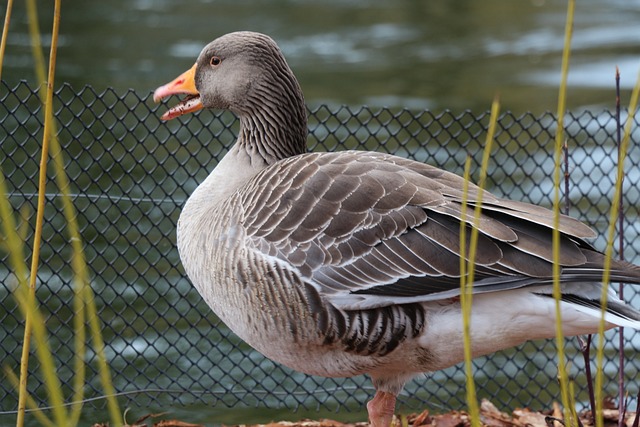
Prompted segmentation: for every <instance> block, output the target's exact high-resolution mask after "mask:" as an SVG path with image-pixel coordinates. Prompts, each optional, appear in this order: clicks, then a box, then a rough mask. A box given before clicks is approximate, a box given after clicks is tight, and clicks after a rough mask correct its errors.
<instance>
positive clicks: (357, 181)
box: [238, 152, 640, 306]
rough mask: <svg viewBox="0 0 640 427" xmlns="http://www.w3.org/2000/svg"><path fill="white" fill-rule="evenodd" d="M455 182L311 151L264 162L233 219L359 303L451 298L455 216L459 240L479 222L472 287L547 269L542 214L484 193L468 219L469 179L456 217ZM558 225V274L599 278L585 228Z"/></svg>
mask: <svg viewBox="0 0 640 427" xmlns="http://www.w3.org/2000/svg"><path fill="white" fill-rule="evenodd" d="M463 183H464V181H463V179H462V178H460V177H458V176H456V175H454V174H450V173H448V172H445V171H442V170H440V169H437V168H433V167H431V166H428V165H424V164H421V163H417V162H412V161H409V160H405V159H399V158H397V157H392V156H387V155H384V154H380V153H366V154H365V153H362V152H357V154H356V153H354V152H340V153H323V155H322V156H319V155H317V154H314V153H310V154H305V155H301V156H297V157H292V158H289V159H286V160H285V161H283V162H280V163H279V164H278V165H277V167H271V168H268V169H266V170H265V171H264V173H262V174H260V175H258V176H257V177H256V179H254V180H252V182H251V183H250V186H253V187H252V188H249V189H247V190H248V191H243V192H242V197H244V200H242V201H241V203H239V204H238V205H239V206H243V207H244V209H245V211H244V212H241V213H240V215H241V216H242V222H243V224H244V225H245V227H246V229H247V235H248V239H249V240H248V246H250V247H252V248H254V250H257V251H260V252H262V253H264V254H265V255H269V256H275V257H278V258H280V259H282V260H284V261H286V262H288V263H290V264H291V265H292V266H293V267H295V268H296V269H297V270H298V271H299V274H300V275H301V276H302V277H303V278H304V280H306V281H307V282H308V283H312V284H313V285H314V286H315V287H316V288H317V289H318V291H319V292H320V294H323V295H325V296H328V297H330V298H332V300H335V301H339V300H340V299H341V298H342V299H343V300H344V301H352V300H353V298H352V297H350V296H349V295H351V296H355V295H356V294H359V297H358V298H357V299H358V300H359V301H361V300H362V298H366V295H367V294H370V295H385V296H388V297H389V298H390V300H389V302H388V303H390V304H391V303H397V302H399V301H400V300H398V299H397V298H400V299H402V298H404V297H407V296H410V297H411V299H412V301H413V300H414V299H415V298H422V299H425V300H426V299H432V298H442V297H446V296H447V295H453V296H455V295H457V292H458V288H459V276H460V249H461V248H460V223H461V221H464V222H465V223H466V236H467V242H466V243H467V244H466V247H467V248H468V247H469V243H470V242H469V238H470V235H471V225H475V226H476V227H477V228H478V230H479V237H478V247H477V255H476V259H475V263H476V266H477V267H476V283H475V284H474V286H476V287H477V288H478V290H480V288H483V287H484V291H489V290H498V289H508V288H515V287H521V286H528V285H532V284H537V283H540V281H541V280H542V281H544V280H546V279H548V278H549V277H551V273H552V271H551V270H552V269H551V265H552V264H551V263H552V261H553V253H552V246H551V236H552V232H551V227H552V225H553V213H552V212H551V211H549V210H547V209H545V208H541V207H538V206H533V205H529V204H524V203H518V202H512V201H506V200H502V199H498V198H496V197H495V196H493V195H491V194H489V193H487V192H484V193H483V195H482V197H483V200H482V209H483V210H482V214H481V215H480V219H479V221H478V222H477V223H474V217H473V214H474V212H473V209H474V207H475V204H476V201H477V200H478V197H479V193H480V191H481V190H480V189H479V188H478V187H476V186H474V185H472V184H470V186H469V187H470V188H469V195H468V200H469V202H468V205H469V206H468V209H467V216H466V217H465V218H463V216H462V201H463V194H462V188H463ZM559 229H560V232H561V236H562V238H561V259H560V264H561V265H562V266H563V268H564V269H565V270H567V269H568V270H567V273H569V272H571V273H570V274H571V275H580V276H588V277H589V278H590V280H594V275H595V272H599V274H600V275H601V270H602V269H601V266H602V263H601V259H598V257H597V256H595V255H593V254H594V253H595V252H593V251H592V250H591V247H590V246H589V245H588V244H586V243H585V242H583V241H582V239H583V238H585V237H591V236H593V234H594V233H593V231H592V230H591V229H590V228H589V227H587V226H586V225H584V224H582V223H581V222H579V221H577V220H575V219H572V218H569V217H565V216H561V218H560V226H559ZM571 269H573V270H571ZM620 271H622V269H620ZM638 276H639V278H640V273H638ZM332 296H333V297H332ZM394 298H396V299H394ZM345 304H347V305H348V304H349V303H345ZM366 305H367V304H365V306H366ZM375 305H379V303H376V304H375Z"/></svg>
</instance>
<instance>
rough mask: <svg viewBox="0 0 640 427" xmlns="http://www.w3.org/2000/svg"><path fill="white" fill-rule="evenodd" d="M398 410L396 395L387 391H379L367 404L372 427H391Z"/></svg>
mask: <svg viewBox="0 0 640 427" xmlns="http://www.w3.org/2000/svg"><path fill="white" fill-rule="evenodd" d="M395 409H396V395H395V394H392V393H388V392H386V391H377V392H376V395H375V396H374V397H373V399H371V400H370V401H369V403H367V412H369V422H370V423H371V427H390V426H391V421H392V420H393V413H394V412H395Z"/></svg>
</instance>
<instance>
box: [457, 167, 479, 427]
mask: <svg viewBox="0 0 640 427" xmlns="http://www.w3.org/2000/svg"><path fill="white" fill-rule="evenodd" d="M470 170H471V157H469V156H467V159H466V161H465V163H464V186H463V188H462V206H461V209H460V217H461V219H462V221H460V288H461V289H460V309H461V310H462V336H463V340H464V373H465V378H466V384H467V406H468V407H469V416H470V418H471V425H472V427H479V426H480V410H479V408H478V398H477V396H476V385H475V382H474V380H473V355H472V349H471V303H472V287H473V282H472V281H471V280H470V278H469V273H468V271H467V267H468V265H467V259H466V258H467V247H466V246H467V245H466V242H467V201H468V198H469V180H470V175H471V171H470Z"/></svg>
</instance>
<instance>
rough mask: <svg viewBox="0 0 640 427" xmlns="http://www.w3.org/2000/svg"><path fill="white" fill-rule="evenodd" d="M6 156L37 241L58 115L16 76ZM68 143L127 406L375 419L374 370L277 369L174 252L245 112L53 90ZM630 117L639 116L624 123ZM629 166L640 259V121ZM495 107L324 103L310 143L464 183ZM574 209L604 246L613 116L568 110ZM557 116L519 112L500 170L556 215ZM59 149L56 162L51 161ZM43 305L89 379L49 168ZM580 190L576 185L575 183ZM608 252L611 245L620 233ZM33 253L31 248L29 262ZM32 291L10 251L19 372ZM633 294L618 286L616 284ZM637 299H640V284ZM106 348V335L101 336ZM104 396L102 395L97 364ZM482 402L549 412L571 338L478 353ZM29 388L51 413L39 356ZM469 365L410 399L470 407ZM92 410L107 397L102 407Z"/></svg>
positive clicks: (3, 122) (58, 350)
mask: <svg viewBox="0 0 640 427" xmlns="http://www.w3.org/2000/svg"><path fill="white" fill-rule="evenodd" d="M0 99H1V101H2V102H1V105H0V162H1V168H2V172H3V173H4V175H5V177H6V181H7V185H8V193H9V194H8V197H9V200H10V202H11V204H12V206H13V208H14V209H15V211H16V217H17V218H19V224H20V225H19V226H20V227H21V228H20V230H21V232H23V235H24V238H25V240H26V242H31V241H32V240H33V223H34V221H33V218H34V215H35V210H36V202H37V197H36V194H37V174H38V163H39V158H40V144H41V138H42V128H43V118H42V108H41V106H40V102H39V98H38V95H37V88H34V87H32V86H30V85H29V84H28V83H26V82H20V83H17V84H11V85H9V84H7V83H6V82H2V84H0ZM54 102H55V116H56V119H57V128H58V137H59V140H60V143H61V146H62V154H61V155H62V156H64V164H65V169H66V173H67V174H68V177H69V179H70V182H71V188H70V192H71V194H72V199H73V202H74V204H75V208H76V210H77V219H78V222H79V224H80V231H81V235H82V239H83V243H84V248H85V256H86V260H87V263H88V266H89V268H90V271H91V286H92V287H93V290H94V292H95V295H96V304H97V305H98V309H99V316H100V319H101V321H102V325H103V330H102V333H103V337H104V340H105V343H106V351H107V356H108V359H109V362H110V366H111V369H112V374H113V377H114V382H115V386H116V389H117V390H118V392H120V393H122V394H123V395H124V396H126V397H123V398H121V399H124V400H126V402H125V403H126V405H128V406H130V405H134V406H155V405H159V406H163V405H190V404H197V403H206V404H207V405H212V406H213V405H218V406H226V407H230V408H232V407H233V408H237V407H247V406H258V407H272V408H282V407H286V408H291V409H296V408H305V409H323V410H324V409H329V410H336V411H337V410H358V411H359V410H361V409H362V407H363V405H364V403H365V402H366V401H367V400H368V399H369V398H370V397H371V395H372V394H373V390H372V387H371V385H370V383H369V381H368V379H367V378H365V377H356V378H350V379H327V378H319V377H312V376H307V375H303V374H300V373H296V372H293V371H291V370H289V369H287V368H285V367H282V366H279V365H277V364H274V363H273V362H271V361H269V360H266V359H265V358H263V357H262V356H261V355H260V354H258V353H256V352H255V351H253V350H251V349H250V348H249V347H247V346H246V345H245V344H244V343H242V342H240V341H239V340H238V339H237V338H236V337H235V336H233V335H232V334H231V333H230V332H229V331H228V329H227V328H226V327H225V326H224V325H223V324H222V323H221V322H220V321H219V320H218V319H217V318H216V317H215V316H214V315H213V314H212V313H211V312H210V310H209V309H208V307H207V306H206V304H204V303H203V302H202V300H201V299H200V297H199V295H198V294H197V292H196V291H195V290H194V289H193V288H192V287H191V285H190V283H189V282H188V280H187V279H186V278H185V275H184V272H183V270H182V267H181V265H180V262H179V257H178V254H177V251H176V244H175V228H176V221H177V219H178V215H179V212H180V209H181V207H182V205H183V204H184V202H185V200H186V199H187V197H188V195H189V194H191V192H192V191H193V190H194V189H195V187H196V186H197V184H198V183H199V182H201V181H202V180H203V179H204V178H205V177H206V176H207V174H208V173H209V171H211V169H212V168H213V167H214V166H215V164H216V162H217V160H218V159H220V158H221V157H222V156H223V155H224V154H225V152H226V151H227V150H228V148H229V146H230V145H231V143H232V142H233V141H234V140H235V138H236V132H237V123H236V120H235V118H234V117H233V116H232V115H230V114H228V113H219V112H209V111H204V112H202V113H200V114H198V115H190V116H188V117H181V118H179V119H178V120H174V121H171V122H168V123H163V122H161V121H160V120H159V116H160V111H164V110H165V108H166V107H164V106H157V105H155V104H153V102H152V100H151V96H150V94H148V93H145V94H139V93H135V92H132V91H128V92H125V93H118V92H116V91H114V90H111V89H107V90H104V91H98V90H96V89H93V88H91V87H84V88H82V89H80V90H76V89H74V88H72V87H70V86H68V85H63V86H62V87H60V88H59V89H58V90H57V91H56V93H55V96H54ZM622 119H623V120H624V119H625V115H624V113H623V117H622ZM635 120H636V121H635V127H634V129H635V131H634V133H633V135H632V145H631V148H630V151H629V152H628V157H627V162H626V167H625V170H626V178H625V184H624V191H623V203H624V211H623V213H624V215H625V219H626V220H625V225H624V229H623V230H622V232H621V234H622V237H623V240H624V254H623V255H624V257H625V259H628V260H632V261H635V262H639V261H640V238H638V235H639V234H640V219H639V214H640V212H639V208H638V207H639V206H640V191H639V188H640V146H638V141H640V130H639V129H640V126H638V118H637V117H636V119H635ZM488 122H489V115H488V113H481V114H474V113H472V112H462V113H452V112H449V111H445V112H441V113H433V112H430V111H408V110H389V109H384V108H382V109H371V108H367V107H360V108H355V109H354V108H349V107H344V106H326V105H319V106H316V107H313V108H311V109H310V111H309V128H310V134H309V149H310V150H322V151H331V150H344V149H359V150H377V151H384V152H388V153H393V154H397V155H399V156H404V157H410V158H413V159H416V160H418V161H421V162H428V163H430V164H433V165H437V166H439V167H443V168H445V169H448V170H450V171H453V172H456V173H460V174H461V173H462V165H463V164H464V161H465V159H466V157H467V156H470V157H471V158H472V161H473V165H474V168H473V169H474V173H473V176H474V177H475V178H477V176H478V171H479V162H480V159H481V155H482V147H483V144H484V139H485V134H486V129H487V126H488ZM565 124H566V132H567V133H566V138H567V144H568V155H569V159H568V164H569V168H568V172H567V173H568V180H567V185H568V189H569V192H568V201H569V204H570V209H569V211H570V214H571V215H572V216H575V217H577V218H580V219H581V220H583V221H585V222H587V223H588V224H590V225H592V226H593V227H595V228H596V229H597V230H598V232H599V233H600V235H601V236H604V234H605V232H606V229H607V226H608V224H609V209H610V207H611V206H610V204H611V200H612V195H613V191H614V181H615V176H616V165H617V148H616V142H615V141H616V130H617V124H616V120H615V116H614V114H613V113H611V112H609V111H598V112H590V111H584V112H579V113H575V112H574V113H569V114H568V115H567V117H566V118H565ZM555 126H556V120H555V117H554V115H553V114H549V113H546V114H541V115H533V114H530V113H524V114H513V113H510V112H505V113H502V115H501V116H500V119H499V121H498V129H497V136H496V143H495V144H494V149H493V153H492V162H491V166H490V170H489V177H490V180H489V181H488V189H489V190H490V191H492V192H493V193H494V194H496V195H500V196H505V197H509V198H512V199H516V200H522V201H526V202H531V203H536V204H541V205H545V206H551V204H552V198H553V181H552V176H553V168H554V160H553V155H552V153H553V147H554V135H555ZM52 154H55V153H52ZM49 177H50V181H49V184H48V189H47V207H46V212H45V227H44V230H43V240H44V243H43V246H42V252H41V260H42V262H41V267H40V269H39V277H38V279H39V283H38V290H37V296H38V299H39V301H40V303H41V308H42V310H43V311H44V313H45V315H46V318H47V328H48V331H49V333H50V334H51V346H52V350H53V352H54V354H56V356H57V358H58V366H59V370H58V375H59V376H60V378H61V379H62V382H63V384H65V387H69V384H70V383H71V380H72V377H73V374H74V373H73V368H72V362H71V360H72V358H71V355H72V354H73V339H72V334H73V329H72V328H73V327H72V317H73V308H72V307H73V306H72V299H73V274H72V268H71V266H70V254H71V250H70V244H69V242H68V233H67V230H66V224H65V221H64V216H63V213H62V206H61V203H60V197H59V193H60V191H59V189H58V188H56V186H55V180H54V178H55V177H54V176H52V173H51V172H50V173H49ZM563 189H564V184H563ZM594 244H595V245H596V247H598V248H599V249H601V250H603V249H604V248H605V245H606V241H605V239H604V237H600V238H598V239H597V240H596V241H595V242H594ZM29 254H30V250H27V249H25V254H24V255H25V259H28V258H29V256H30V255H29ZM14 286H15V281H14V278H13V276H12V275H11V271H10V268H9V261H8V254H7V251H6V247H5V246H4V245H3V246H0V304H1V306H0V307H1V308H0V323H1V324H2V327H1V328H0V343H1V346H0V360H1V361H2V364H3V366H8V367H9V368H11V369H13V370H14V371H17V367H18V366H19V354H20V350H21V341H22V334H23V320H22V318H21V315H20V313H19V311H18V309H17V305H16V302H15V300H14V298H13V296H12V294H11V291H12V288H13V287H14ZM616 286H617V285H616ZM625 298H626V299H627V300H628V301H631V303H632V304H633V305H635V306H636V307H640V296H639V294H638V290H636V289H633V288H632V287H627V288H626V290H625ZM618 339H619V336H618V332H616V331H612V332H609V333H608V334H607V343H606V349H607V351H606V360H605V367H604V374H605V389H606V390H605V392H606V393H607V394H611V395H615V393H616V389H617V385H616V384H617V375H618V371H619V369H618V348H619V344H618ZM623 339H624V352H625V354H626V362H625V366H624V371H625V375H626V377H627V379H628V381H627V391H628V393H629V394H630V395H632V396H635V395H636V393H637V392H638V382H637V381H635V380H636V379H637V377H638V370H639V369H640V359H639V358H637V357H635V356H636V353H637V351H638V349H639V348H640V333H638V332H635V331H630V330H627V331H625V332H624V335H623ZM89 345H91V343H89ZM578 347H579V346H578V343H577V341H576V340H574V339H570V340H569V346H568V358H569V359H570V363H571V367H572V368H571V369H572V374H573V375H575V381H576V390H577V393H578V395H577V399H578V401H579V402H586V401H587V395H586V380H585V377H584V361H583V358H582V355H581V354H580V352H579V350H578ZM86 359H87V362H88V364H89V371H88V386H87V397H89V398H91V397H97V396H100V394H101V389H100V386H99V381H98V376H97V363H96V357H95V354H93V353H89V354H88V355H87V358H86ZM474 364H475V371H476V376H475V378H476V383H477V386H478V388H479V390H478V394H479V396H480V397H487V398H489V399H491V400H492V401H493V402H494V403H495V404H497V405H498V406H499V407H504V408H507V407H508V408H514V407H517V406H529V407H532V408H544V407H548V406H549V404H550V402H551V401H552V400H554V399H558V397H559V391H558V387H557V385H556V382H557V381H556V366H557V363H556V360H555V351H554V345H553V343H551V342H547V341H537V342H532V343H527V344H526V345H523V346H521V347H519V348H516V349H511V350H507V351H504V352H500V353H497V354H494V355H491V356H489V357H484V358H480V359H477V360H475V362H474ZM30 369H31V371H32V375H30V377H29V390H30V392H31V393H32V394H33V395H34V397H35V398H36V400H37V401H38V402H40V403H43V402H44V397H45V390H44V386H43V383H42V381H41V380H40V377H39V374H38V372H39V371H38V370H39V366H38V363H37V360H36V359H35V358H32V362H31V363H30ZM0 378H2V381H1V382H0V411H11V410H15V408H16V406H17V397H16V393H15V392H14V390H13V388H12V387H11V385H10V383H9V381H8V380H7V378H6V377H5V376H4V373H1V374H0ZM464 387H465V382H464V374H463V371H462V369H461V367H460V366H457V367H453V368H450V369H447V370H444V371H441V372H436V373H434V374H430V375H428V376H425V377H420V378H417V379H416V380H414V381H413V382H411V383H410V384H409V385H408V386H407V388H406V390H405V392H404V393H403V394H402V395H401V397H400V402H401V404H402V405H404V406H405V407H406V408H418V407H424V406H427V407H431V408H435V409H437V408H444V409H447V408H457V407H464V406H465V405H466V403H465V391H464ZM92 404H93V405H98V406H100V405H103V401H101V400H97V402H94V403H92Z"/></svg>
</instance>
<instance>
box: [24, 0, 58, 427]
mask: <svg viewBox="0 0 640 427" xmlns="http://www.w3.org/2000/svg"><path fill="white" fill-rule="evenodd" d="M60 3H61V2H60V0H56V1H55V3H54V14H53V28H52V30H51V51H50V56H49V70H48V79H47V85H46V94H45V101H44V108H45V117H44V132H43V136H42V153H41V157H40V175H39V179H38V204H37V210H36V226H35V233H34V239H33V253H32V257H31V274H30V276H29V284H28V290H26V291H25V290H24V287H19V288H18V290H17V292H16V296H17V297H18V301H19V303H20V307H21V310H22V312H23V314H24V315H25V329H24V340H23V348H22V357H21V360H20V384H19V389H18V417H17V420H16V425H17V426H18V427H22V426H23V425H24V415H25V406H26V398H27V377H28V367H29V350H30V347H31V333H32V331H33V332H34V333H35V334H36V340H37V343H38V345H37V347H36V348H37V350H38V356H39V358H40V363H41V365H42V367H43V375H44V380H45V384H46V387H47V391H48V392H49V398H50V401H51V406H52V407H53V414H54V418H55V420H56V423H57V424H59V425H64V423H65V422H68V417H67V414H66V411H65V409H64V407H63V406H62V405H63V398H62V392H61V388H60V382H59V379H58V378H57V377H56V376H55V372H56V370H55V364H54V363H53V359H52V357H51V353H50V351H49V349H48V346H47V341H46V332H45V330H44V323H41V322H44V320H43V319H42V318H41V316H40V314H39V312H38V310H37V309H36V299H35V291H36V280H37V277H38V276H37V273H38V265H39V263H40V245H41V241H42V226H43V222H44V208H45V193H46V184H47V160H48V156H49V141H50V139H51V138H50V136H51V126H52V123H53V120H52V119H53V82H54V80H55V63H56V54H57V46H58V34H59V29H60Z"/></svg>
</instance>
